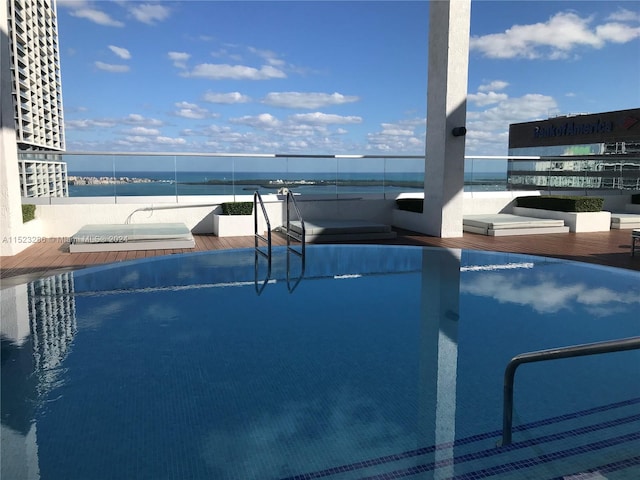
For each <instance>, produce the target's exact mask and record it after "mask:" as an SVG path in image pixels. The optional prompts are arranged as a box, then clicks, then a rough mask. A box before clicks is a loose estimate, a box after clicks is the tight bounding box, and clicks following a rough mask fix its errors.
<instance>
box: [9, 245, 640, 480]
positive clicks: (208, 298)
mask: <svg viewBox="0 0 640 480" xmlns="http://www.w3.org/2000/svg"><path fill="white" fill-rule="evenodd" d="M272 262H273V263H272V266H271V269H270V271H269V269H268V265H267V262H266V260H265V259H264V258H263V257H262V256H260V255H256V254H255V253H254V252H253V250H251V249H246V250H234V251H217V252H207V253H193V254H186V255H174V256H169V257H161V258H150V259H147V260H139V261H135V262H126V263H119V264H114V265H109V266H103V267H97V268H89V269H85V270H80V271H76V272H69V273H64V274H61V275H58V276H54V277H51V278H47V279H43V280H38V281H35V282H33V283H31V284H28V285H23V286H18V287H15V289H14V290H12V289H4V290H2V292H3V296H2V302H3V319H2V377H1V378H2V404H1V408H2V477H1V478H3V479H4V478H11V479H21V478H41V479H56V480H57V479H65V480H66V479H129V478H132V479H241V480H245V479H246V480H250V479H311V478H327V479H331V480H335V479H340V480H342V479H354V478H358V479H359V478H370V479H386V478H411V479H418V478H419V479H425V478H438V479H440V478H443V479H444V478H458V479H477V478H501V479H524V478H531V479H555V478H567V479H568V478H608V479H612V478H616V479H635V478H639V477H640V351H638V350H635V351H627V352H618V353H611V354H605V355H596V356H591V357H581V358H573V359H565V360H556V361H552V362H541V363H537V364H530V365H524V366H522V367H520V369H519V370H518V373H517V375H516V384H515V409H514V434H513V444H512V445H511V446H509V447H497V446H496V444H497V442H498V441H499V440H500V438H501V433H502V432H501V428H502V386H503V373H504V369H505V367H506V365H507V363H508V361H509V360H510V359H511V358H512V357H513V356H515V355H517V354H519V353H523V352H529V351H534V350H540V349H546V348H553V347H559V346H566V345H573V344H581V343H589V342H596V341H603V340H611V339H617V338H621V337H630V336H638V335H640V315H639V313H640V274H639V273H638V272H632V271H624V270H618V269H611V268H604V267H597V266H589V265H584V264H580V263H575V262H569V261H561V260H554V259H547V258H540V257H532V256H525V255H515V254H499V253H488V252H474V251H449V250H444V249H432V248H421V247H394V246H329V245H311V246H308V247H307V255H306V259H305V264H304V266H303V265H302V262H301V259H300V257H299V256H297V255H294V254H290V253H288V252H287V250H286V249H285V248H280V247H279V248H276V249H275V250H274V254H273V260H272ZM7 313H9V314H10V315H11V316H12V317H13V318H11V319H10V320H7V317H8V315H7ZM572 475H573V476H574V477H571V476H572ZM578 475H582V476H578ZM598 475H599V476H598Z"/></svg>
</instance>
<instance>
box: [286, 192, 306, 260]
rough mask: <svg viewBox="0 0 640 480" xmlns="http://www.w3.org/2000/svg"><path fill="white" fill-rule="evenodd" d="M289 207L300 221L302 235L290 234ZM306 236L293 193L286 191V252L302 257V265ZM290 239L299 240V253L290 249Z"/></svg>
mask: <svg viewBox="0 0 640 480" xmlns="http://www.w3.org/2000/svg"><path fill="white" fill-rule="evenodd" d="M291 205H293V208H294V210H295V213H296V215H297V217H298V219H299V220H300V228H301V229H302V235H300V236H298V235H293V234H292V233H291ZM306 235H307V229H306V227H305V224H304V219H303V218H302V215H301V214H300V209H299V208H298V204H297V203H296V199H295V197H294V196H293V192H292V191H291V190H288V191H287V223H286V236H287V250H290V251H292V252H294V253H297V254H298V255H300V256H301V257H302V261H303V263H304V257H305V249H306V246H305V245H306ZM291 237H294V238H295V239H296V240H300V249H301V251H300V252H298V251H297V250H295V249H294V248H293V247H291Z"/></svg>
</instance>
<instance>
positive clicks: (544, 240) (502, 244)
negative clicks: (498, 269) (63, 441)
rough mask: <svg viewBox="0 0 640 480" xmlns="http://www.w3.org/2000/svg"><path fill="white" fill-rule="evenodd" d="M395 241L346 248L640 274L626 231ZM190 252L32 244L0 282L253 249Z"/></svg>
mask: <svg viewBox="0 0 640 480" xmlns="http://www.w3.org/2000/svg"><path fill="white" fill-rule="evenodd" d="M396 232H397V234H398V236H397V237H396V238H395V239H390V240H372V241H350V242H343V243H350V244H387V245H424V246H432V247H445V248H462V249H471V250H488V251H497V252H510V253H525V254H531V255H542V256H548V257H555V258H564V259H568V260H575V261H580V262H587V263H594V264H599V265H606V266H611V267H617V268H625V269H630V270H636V271H640V255H636V256H634V257H632V256H631V231H630V230H610V231H608V232H594V233H556V234H545V235H521V236H509V237H489V236H484V235H478V234H473V233H467V232H465V233H464V234H463V236H462V237H460V238H438V237H430V236H427V235H422V234H419V233H415V232H410V231H406V230H398V229H396ZM194 238H195V248H193V249H168V250H164V249H163V250H146V251H130V252H91V253H73V254H72V253H69V244H68V243H65V242H64V241H63V239H56V238H53V239H47V241H46V242H39V243H36V244H34V245H32V246H30V247H29V248H27V249H26V250H24V251H23V252H21V253H19V254H17V255H14V256H6V257H5V256H3V257H0V279H1V280H2V281H3V282H2V283H3V284H7V282H8V279H14V280H13V281H12V282H10V283H16V282H18V281H21V280H23V279H27V278H37V277H39V276H47V275H51V274H52V273H55V271H58V270H61V269H76V268H82V267H86V266H92V265H103V264H106V263H113V262H121V261H124V260H134V259H136V258H150V257H155V256H159V255H174V254H179V253H185V252H199V251H209V250H225V249H235V248H252V247H253V246H254V238H253V236H246V237H216V236H214V235H194ZM272 242H273V245H285V244H286V241H285V239H284V238H283V237H281V236H280V235H278V234H273V235H272Z"/></svg>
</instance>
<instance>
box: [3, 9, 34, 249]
mask: <svg viewBox="0 0 640 480" xmlns="http://www.w3.org/2000/svg"><path fill="white" fill-rule="evenodd" d="M11 81H12V75H11V55H10V51H9V24H8V11H7V5H6V3H5V2H3V3H2V8H0V254H1V255H15V254H16V253H18V252H19V251H21V250H23V249H24V248H26V247H27V246H28V245H25V244H22V243H17V242H14V241H12V238H13V237H15V236H17V235H18V234H20V233H21V232H22V201H21V198H20V178H19V176H18V146H17V143H16V131H15V120H14V115H13V100H12V97H11Z"/></svg>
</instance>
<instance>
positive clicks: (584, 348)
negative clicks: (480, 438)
mask: <svg viewBox="0 0 640 480" xmlns="http://www.w3.org/2000/svg"><path fill="white" fill-rule="evenodd" d="M637 349H640V337H628V338H621V339H618V340H608V341H604V342H595V343H586V344H581V345H571V346H568V347H558V348H550V349H547V350H538V351H535V352H527V353H521V354H519V355H516V356H515V357H513V358H512V359H511V361H510V362H509V363H508V364H507V368H506V369H505V372H504V401H503V410H502V442H501V443H500V444H499V445H500V446H506V445H509V444H510V443H511V437H512V425H513V384H514V381H515V375H516V369H517V368H518V367H519V366H520V365H522V364H523V363H532V362H541V361H545V360H557V359H560V358H571V357H582V356H586V355H596V354H600V353H612V352H623V351H626V350H637Z"/></svg>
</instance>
